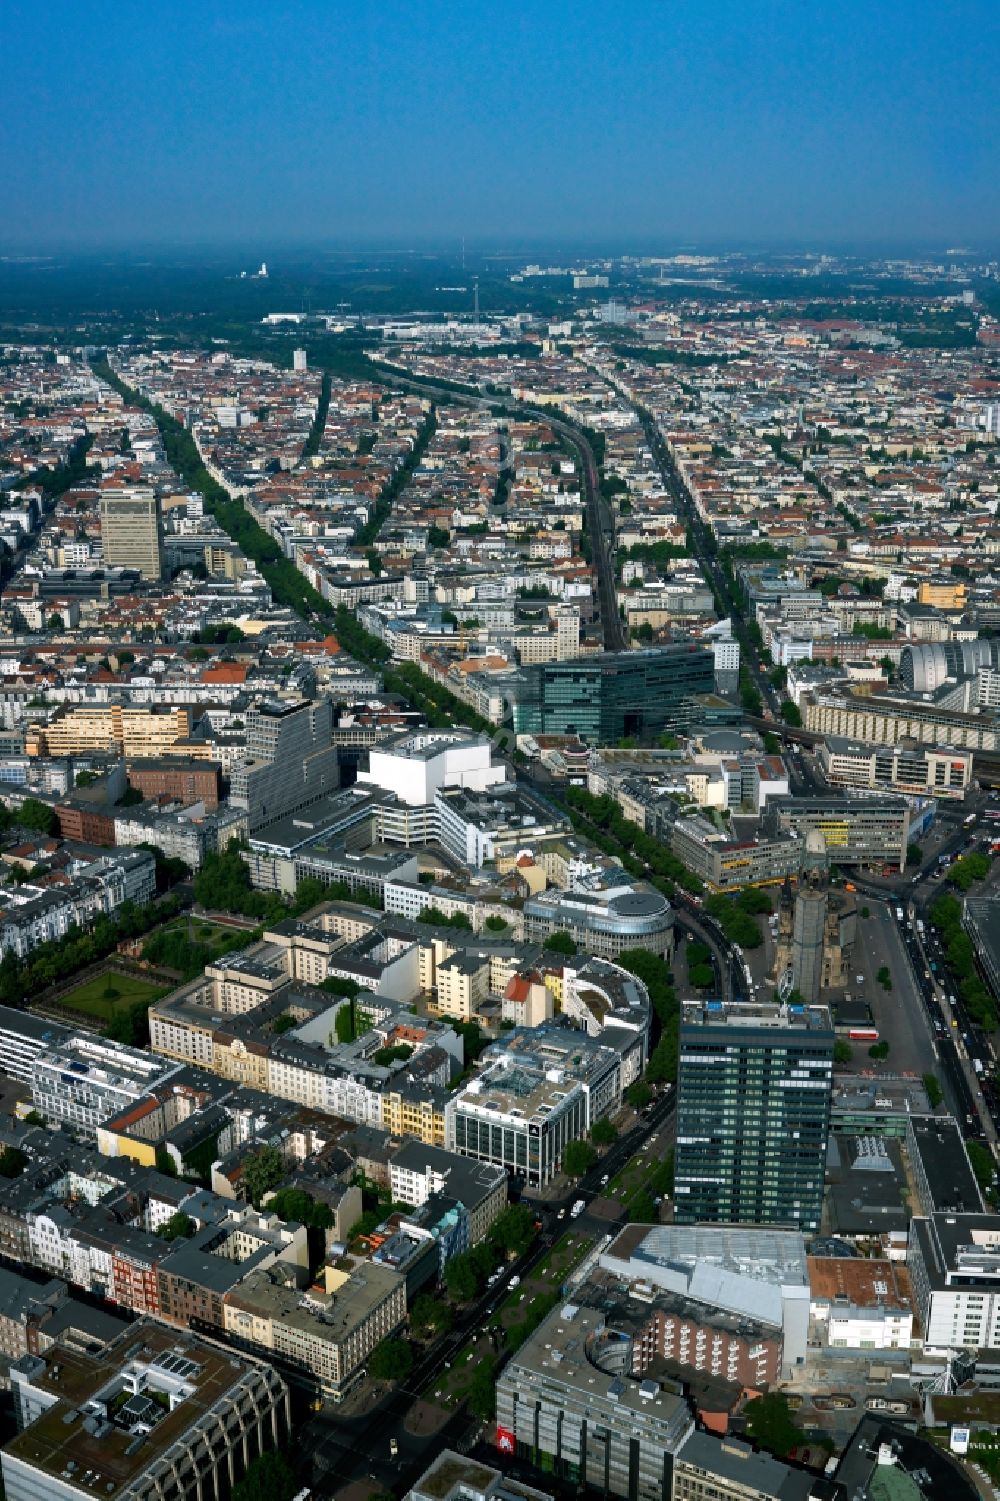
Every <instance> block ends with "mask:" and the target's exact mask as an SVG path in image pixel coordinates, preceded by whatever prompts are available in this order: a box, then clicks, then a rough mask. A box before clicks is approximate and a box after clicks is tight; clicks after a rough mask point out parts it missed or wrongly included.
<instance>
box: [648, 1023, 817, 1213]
mask: <svg viewBox="0 0 1000 1501" xmlns="http://www.w3.org/2000/svg"><path fill="white" fill-rule="evenodd" d="M832 1074H833V1025H832V1023H831V1020H830V1013H829V1010H828V1009H827V1007H825V1006H797V1005H790V1006H778V1005H773V1006H772V1005H757V1004H746V1005H736V1004H734V1005H729V1006H726V1005H723V1004H722V1003H721V1002H709V1003H707V1004H703V1003H701V1002H697V1003H691V1004H688V1005H685V1006H684V1009H683V1013H682V1016H681V1029H680V1063H679V1070H678V1080H677V1149H676V1163H675V1174H674V1195H675V1198H674V1219H675V1220H676V1221H677V1222H678V1223H682V1224H694V1223H697V1222H701V1221H704V1222H708V1223H712V1222H714V1223H722V1224H744V1225H750V1224H752V1225H785V1226H789V1227H792V1228H797V1229H800V1230H817V1229H818V1228H819V1224H820V1214H821V1211H822V1207H823V1180H824V1171H825V1167H826V1147H827V1137H828V1134H829V1130H830V1091H831V1082H832Z"/></svg>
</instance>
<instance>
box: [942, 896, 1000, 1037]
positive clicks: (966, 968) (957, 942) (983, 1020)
mask: <svg viewBox="0 0 1000 1501" xmlns="http://www.w3.org/2000/svg"><path fill="white" fill-rule="evenodd" d="M930 917H931V922H932V923H933V924H934V926H935V928H937V930H938V932H939V933H940V935H941V943H942V945H943V947H944V952H945V958H946V959H947V961H948V967H949V968H950V970H951V972H952V974H953V975H954V976H955V979H956V981H957V982H958V987H959V990H960V992H961V996H962V999H963V1001H964V1002H965V1005H966V1008H967V1010H968V1012H969V1015H970V1016H971V1017H972V1019H973V1021H975V1022H978V1023H979V1025H980V1026H981V1027H986V1028H987V1030H988V1031H990V1032H993V1031H995V1030H996V1025H997V1008H996V1002H995V1001H994V999H993V996H992V995H991V994H990V992H989V990H988V989H987V988H986V986H985V985H984V984H983V982H982V980H981V979H980V978H979V975H978V974H977V972H976V958H975V950H974V949H973V947H972V939H971V938H970V937H969V935H968V933H966V931H965V929H964V928H963V927H962V904H961V902H960V901H959V900H958V898H957V897H955V896H951V895H950V894H949V893H945V894H944V895H942V896H939V897H938V899H937V901H936V902H935V903H934V905H933V907H932V908H931V911H930Z"/></svg>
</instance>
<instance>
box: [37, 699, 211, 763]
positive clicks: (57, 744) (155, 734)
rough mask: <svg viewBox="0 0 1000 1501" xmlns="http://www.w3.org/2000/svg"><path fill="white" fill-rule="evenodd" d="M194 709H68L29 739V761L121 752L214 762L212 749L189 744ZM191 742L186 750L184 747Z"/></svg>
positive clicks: (138, 757)
mask: <svg viewBox="0 0 1000 1501" xmlns="http://www.w3.org/2000/svg"><path fill="white" fill-rule="evenodd" d="M190 734H191V710H190V709H189V708H184V707H180V708H171V707H167V706H161V705H156V706H154V707H151V708H131V707H129V706H128V705H125V704H90V705H81V706H79V707H77V708H72V709H66V710H65V712H62V713H59V714H57V715H56V716H55V717H54V718H53V719H52V720H50V721H49V723H48V724H45V725H32V726H31V727H30V729H29V730H28V731H27V732H26V734H25V742H24V748H25V752H26V754H27V755H29V756H76V755H82V754H84V753H85V752H87V751H109V752H112V753H114V752H115V751H118V752H120V753H121V754H122V755H124V756H126V757H127V758H128V759H129V760H133V759H135V760H142V759H145V758H148V757H154V756H169V755H178V754H183V755H184V756H186V757H188V758H190V759H192V760H195V759H202V760H208V759H211V747H210V746H209V745H208V744H207V743H206V744H204V745H199V744H191V743H189V737H190ZM181 741H183V742H185V744H184V746H183V750H181V749H180V747H179V742H181Z"/></svg>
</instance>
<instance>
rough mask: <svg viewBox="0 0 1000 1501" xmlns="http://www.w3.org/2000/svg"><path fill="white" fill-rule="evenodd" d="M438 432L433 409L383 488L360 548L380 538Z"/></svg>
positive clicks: (360, 535) (359, 541) (360, 536)
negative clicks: (394, 502) (399, 499)
mask: <svg viewBox="0 0 1000 1501" xmlns="http://www.w3.org/2000/svg"><path fill="white" fill-rule="evenodd" d="M436 432H437V416H436V414H435V411H434V408H433V407H431V409H430V411H429V412H428V413H427V416H426V417H425V418H424V422H423V425H422V427H421V429H420V431H419V433H418V434H417V436H416V439H415V440H414V444H413V447H412V448H411V449H410V452H409V453H408V454H407V455H406V458H405V459H404V460H403V462H402V464H400V466H399V468H398V469H397V470H396V472H395V474H393V475H392V477H391V478H390V479H388V480H387V481H386V483H385V484H384V485H383V487H382V493H381V495H380V496H379V498H378V500H377V501H376V503H375V509H374V511H373V512H372V514H371V516H370V517H369V519H368V522H367V523H366V525H365V526H363V527H362V528H361V530H360V532H359V533H358V535H357V537H356V538H355V543H356V545H357V546H358V547H370V546H371V545H372V543H373V542H374V541H375V540H376V538H377V537H378V534H379V532H380V531H381V530H382V528H383V527H384V526H385V524H386V522H387V521H388V520H389V517H390V515H391V514H392V503H393V501H394V500H395V499H396V498H397V496H399V495H400V494H401V492H402V491H403V490H404V489H405V488H406V486H407V485H408V484H409V482H410V476H411V475H412V474H413V471H414V470H415V469H416V467H417V465H418V464H419V463H420V460H421V459H422V458H423V456H424V453H425V452H426V449H427V445H428V443H429V442H430V441H431V439H432V438H433V436H434V434H435V433H436Z"/></svg>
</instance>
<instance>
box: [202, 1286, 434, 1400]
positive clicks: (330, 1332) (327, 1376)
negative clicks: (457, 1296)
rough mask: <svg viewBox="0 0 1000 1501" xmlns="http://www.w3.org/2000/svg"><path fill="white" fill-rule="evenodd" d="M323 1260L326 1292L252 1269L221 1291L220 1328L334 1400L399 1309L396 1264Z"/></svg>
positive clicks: (396, 1323)
mask: <svg viewBox="0 0 1000 1501" xmlns="http://www.w3.org/2000/svg"><path fill="white" fill-rule="evenodd" d="M342 1260H343V1262H344V1265H343V1266H340V1265H339V1264H335V1265H334V1266H330V1267H327V1269H326V1273H327V1276H326V1281H327V1291H326V1293H325V1294H324V1293H316V1292H310V1293H308V1294H306V1295H305V1296H303V1293H302V1291H301V1290H300V1289H299V1288H296V1287H294V1286H290V1285H289V1284H288V1282H287V1281H286V1280H285V1279H284V1278H283V1277H282V1276H281V1275H280V1274H278V1273H269V1272H267V1271H261V1272H253V1273H251V1275H250V1276H249V1277H247V1278H246V1280H245V1281H243V1282H241V1283H240V1285H239V1286H238V1287H236V1288H234V1289H233V1290H232V1291H231V1292H228V1293H227V1294H226V1297H225V1301H224V1307H223V1319H224V1328H225V1331H226V1333H227V1334H231V1335H234V1336H235V1337H236V1338H237V1339H239V1340H240V1341H241V1342H242V1341H246V1342H247V1343H248V1344H249V1345H251V1346H252V1347H253V1348H255V1349H256V1350H257V1351H258V1352H260V1353H265V1352H271V1353H272V1354H273V1355H275V1356H276V1357H277V1358H278V1359H279V1360H284V1361H288V1363H289V1364H291V1365H294V1366H296V1367H297V1368H298V1369H299V1370H302V1371H305V1372H306V1373H307V1374H308V1375H309V1376H311V1377H313V1379H314V1380H315V1381H316V1383H317V1385H318V1386H319V1388H320V1390H321V1391H322V1392H323V1394H324V1396H327V1397H332V1398H333V1400H334V1401H339V1400H340V1399H341V1398H342V1397H344V1396H345V1395H346V1393H347V1392H348V1390H349V1389H350V1387H351V1385H352V1383H353V1381H354V1379H355V1378H356V1376H357V1373H358V1372H359V1371H360V1369H361V1367H362V1366H363V1365H364V1362H365V1361H366V1360H367V1358H368V1356H369V1355H370V1354H371V1352H372V1350H374V1348H375V1346H376V1345H378V1344H381V1342H382V1340H384V1339H386V1338H388V1336H389V1335H391V1334H392V1333H394V1332H395V1330H397V1329H398V1328H399V1327H400V1325H401V1324H402V1323H403V1320H404V1319H405V1317H406V1290H405V1283H404V1280H403V1278H402V1277H401V1276H400V1275H399V1273H398V1272H394V1271H391V1270H390V1268H388V1267H384V1266H380V1265H379V1264H378V1263H377V1262H372V1261H365V1262H360V1261H355V1260H354V1259H353V1258H348V1257H344V1258H342Z"/></svg>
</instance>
